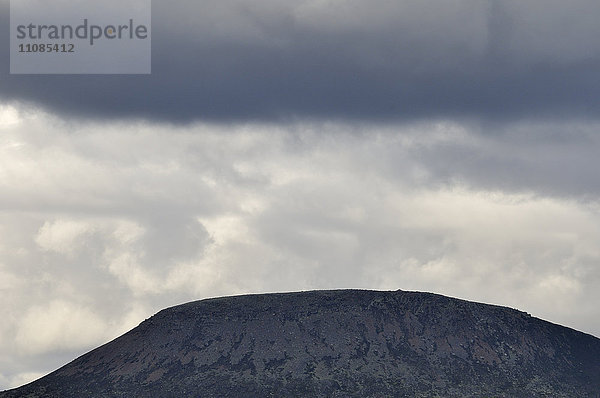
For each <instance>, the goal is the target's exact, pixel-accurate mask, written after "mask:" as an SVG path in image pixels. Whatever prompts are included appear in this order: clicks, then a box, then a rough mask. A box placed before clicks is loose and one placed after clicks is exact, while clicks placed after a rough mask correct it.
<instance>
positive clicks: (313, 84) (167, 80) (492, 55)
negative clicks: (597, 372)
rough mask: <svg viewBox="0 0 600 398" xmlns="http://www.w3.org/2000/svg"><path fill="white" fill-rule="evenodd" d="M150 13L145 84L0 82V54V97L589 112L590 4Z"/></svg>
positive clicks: (324, 112) (208, 113)
mask: <svg viewBox="0 0 600 398" xmlns="http://www.w3.org/2000/svg"><path fill="white" fill-rule="evenodd" d="M2 7H3V11H4V12H2V15H3V17H2V19H1V20H0V24H1V25H2V30H3V31H7V30H8V18H7V15H8V12H7V1H6V0H4V1H3V2H2ZM152 13H153V27H152V44H153V48H152V54H153V64H152V75H151V76H126V75H113V76H99V75H98V76H17V75H8V74H7V71H8V66H7V62H8V58H5V61H4V64H3V66H2V70H3V72H2V76H1V77H2V79H1V81H2V84H1V85H0V97H1V98H3V100H4V101H19V102H23V103H32V104H36V106H43V107H45V108H47V109H50V110H52V111H53V112H58V113H61V114H65V115H69V116H70V117H83V116H84V117H92V118H97V119H104V118H122V117H123V118H147V119H160V120H166V121H172V122H187V121H191V120H213V121H221V122H226V123H227V122H229V121H231V120H237V121H240V120H251V121H256V120H262V121H266V120H286V119H288V118H297V117H301V118H302V117H305V118H317V119H330V118H337V119H346V120H373V121H381V120H383V121H391V120H415V119H428V118H454V117H456V118H483V119H490V120H506V119H510V120H514V119H520V118H525V119H532V118H533V119H536V118H542V117H550V118H563V117H578V116H582V117H586V118H591V119H595V118H596V116H595V115H597V113H598V105H597V101H595V98H597V97H598V90H599V87H598V85H597V84H595V83H594V82H596V81H598V70H599V68H598V65H599V60H600V45H599V44H598V41H597V40H596V38H597V37H598V34H599V33H600V28H599V27H598V25H597V24H596V23H595V21H596V20H597V19H598V16H599V15H600V6H598V4H597V2H594V1H591V0H577V1H572V2H569V3H565V2H561V1H554V0H553V1H528V2H526V3H524V2H521V1H504V2H494V1H470V0H460V1H459V0H456V1H454V0H453V1H446V2H444V3H443V4H440V3H439V2H432V1H403V2H389V1H385V0H377V1H374V2H369V3H368V5H367V4H366V3H364V2H362V1H359V0H349V1H316V0H303V1H284V2H281V1H278V2H274V1H271V0H259V1H254V2H253V3H252V5H248V4H247V3H246V2H242V1H237V0H227V1H225V2H224V1H212V0H211V1H203V2H196V1H191V0H177V1H175V2H169V3H168V4H167V3H163V2H154V5H153V10H152ZM4 45H5V46H6V43H5V44H4ZM117 92H118V95H115V93H117Z"/></svg>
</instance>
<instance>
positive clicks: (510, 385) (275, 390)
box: [0, 289, 600, 398]
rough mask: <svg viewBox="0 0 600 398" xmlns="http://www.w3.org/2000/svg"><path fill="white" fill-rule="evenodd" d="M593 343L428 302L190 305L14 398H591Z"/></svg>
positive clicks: (395, 296)
mask: <svg viewBox="0 0 600 398" xmlns="http://www.w3.org/2000/svg"><path fill="white" fill-rule="evenodd" d="M599 358H600V339H598V338H596V337H594V336H592V335H589V334H586V333H582V332H578V331H576V330H574V329H571V328H567V327H564V326H561V325H557V324H553V323H551V322H548V321H544V320H541V319H538V318H534V317H532V316H531V315H529V314H528V313H525V312H522V311H519V310H515V309H512V308H508V307H502V306H497V305H492V304H481V303H475V302H471V301H466V300H461V299H457V298H450V297H445V296H441V295H437V294H433V293H425V292H408V291H401V290H397V291H388V292H385V291H371V290H354V289H353V290H321V291H304V292H293V293H270V294H250V295H243V296H230V297H219V298H211V299H205V300H199V301H193V302H189V303H185V304H181V305H177V306H173V307H169V308H165V309H163V310H161V311H159V312H158V313H157V314H155V315H153V316H152V317H150V318H148V319H147V320H145V321H143V322H142V323H140V325H138V326H137V327H136V328H134V329H132V330H131V331H129V332H127V333H125V334H124V335H122V336H120V337H118V338H117V339H115V340H113V341H111V342H109V343H106V344H104V345H102V346H100V347H98V348H96V349H94V350H92V351H90V352H88V353H87V354H84V355H82V356H81V357H79V358H77V359H75V360H74V361H72V362H71V363H69V364H67V365H65V366H63V367H62V368H60V369H58V370H56V371H55V372H52V373H51V374H49V375H47V376H45V377H43V378H41V379H39V380H36V381H34V382H33V383H30V384H28V385H26V386H23V387H20V388H18V389H15V390H9V391H6V392H2V393H0V398H8V397H10V398H12V397H32V398H33V397H42V396H43V397H59V396H60V397H76V396H83V395H89V396H94V397H96V396H97V397H121V396H123V397H124V396H134V397H137V396H139V397H145V396H153V397H174V396H198V397H220V396H228V397H237V396H240V397H241V396H244V397H264V396H282V397H288V396H290V397H292V396H293V397H300V396H315V397H354V396H356V397H388V396H389V397H403V396H406V397H409V396H410V397H438V396H445V397H484V396H488V397H489V396H495V397H550V396H551V397H599V396H600V359H599Z"/></svg>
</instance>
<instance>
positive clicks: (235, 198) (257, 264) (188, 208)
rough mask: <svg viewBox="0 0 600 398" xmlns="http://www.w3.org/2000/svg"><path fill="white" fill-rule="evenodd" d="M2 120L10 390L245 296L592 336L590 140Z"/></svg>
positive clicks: (315, 126) (587, 128)
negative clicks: (493, 312) (173, 312)
mask: <svg viewBox="0 0 600 398" xmlns="http://www.w3.org/2000/svg"><path fill="white" fill-rule="evenodd" d="M5 111H6V112H8V114H11V115H13V116H12V122H11V123H10V124H9V125H5V126H3V127H2V131H1V132H2V134H1V135H0V190H1V191H2V195H1V196H0V206H1V207H2V209H3V211H2V212H0V278H1V279H0V281H2V282H0V289H2V295H3V301H2V304H0V318H1V319H2V320H3V322H1V323H0V336H1V337H2V338H1V339H0V353H2V356H0V367H1V368H2V369H3V372H4V373H3V377H4V379H3V380H4V381H2V383H5V384H4V386H6V385H9V384H11V383H12V382H11V381H10V380H13V378H15V377H21V376H19V375H21V374H26V373H39V372H47V371H50V370H52V369H53V368H56V367H58V366H59V365H62V364H64V363H65V362H67V361H69V360H71V359H73V358H75V357H76V356H78V355H80V354H81V353H82V352H83V351H85V350H88V349H91V348H93V347H94V346H96V345H98V344H101V343H102V342H105V341H107V340H110V339H111V338H113V337H116V336H117V335H119V334H120V333H122V332H124V331H125V330H126V329H127V328H131V327H133V326H135V325H136V324H137V323H139V322H140V321H141V320H142V319H144V318H145V317H148V316H149V315H151V314H152V313H153V312H155V311H158V310H159V309H161V308H164V307H167V306H171V305H175V304H178V303H182V302H186V301H190V300H194V299H200V298H205V297H212V296H221V295H231V294H239V293H250V292H269V291H289V290H302V289H321V288H348V287H359V288H370V289H373V288H380V289H398V288H401V289H407V290H410V289H417V290H427V291H435V292H437V293H442V294H447V295H452V296H458V297H462V298H468V299H472V300H477V301H486V302H491V303H496V304H502V305H510V306H513V307H517V308H519V309H522V310H525V311H528V312H530V313H532V314H533V315H536V316H541V317H543V318H546V319H549V320H552V321H554V322H559V323H563V324H566V325H568V326H571V327H575V328H578V329H582V330H585V331H588V332H592V333H594V334H596V335H598V334H600V324H599V323H598V321H597V319H600V317H598V309H597V308H596V306H594V305H593V304H590V303H596V302H597V301H598V299H600V297H598V292H597V289H596V286H597V284H598V283H600V272H599V269H600V268H599V267H598V264H600V251H599V249H598V247H597V242H598V241H599V240H600V206H599V204H598V200H597V186H598V184H597V183H596V182H597V181H596V179H597V178H596V176H595V175H594V173H593V170H597V165H598V159H597V156H596V154H597V153H598V150H599V149H600V148H599V146H600V143H599V142H598V140H597V139H596V136H595V133H594V132H595V131H596V130H597V125H596V123H593V122H588V123H583V122H568V121H565V122H563V123H561V124H546V123H542V122H535V123H534V122H530V121H529V122H514V123H512V124H510V125H508V124H503V125H501V126H498V125H495V124H493V123H492V124H483V123H462V122H458V121H452V120H445V119H440V120H436V121H430V122H412V123H393V124H380V123H377V124H370V123H366V122H364V123H344V122H333V121H330V122H314V121H313V122H306V121H303V122H299V121H298V122H294V123H289V124H269V123H240V124H230V125H222V124H211V123H194V124H190V125H187V126H173V125H168V124H156V123H132V124H126V123H123V122H121V121H113V122H110V123H108V122H92V121H85V122H82V121H76V120H71V121H69V122H67V121H65V120H64V119H63V118H61V117H56V116H52V115H49V114H47V113H43V112H29V113H27V112H23V111H22V110H18V109H17V108H15V109H14V110H11V109H9V108H7V109H6V110H5ZM484 128H487V129H489V131H487V132H486V133H485V134H482V133H481V129H484ZM542 136H543V137H546V139H544V140H541V139H540V137H542ZM526 148H527V149H526ZM577 154H579V156H577ZM488 162H493V163H494V164H495V166H494V167H491V166H488ZM545 170H546V171H547V172H548V173H551V174H552V177H553V178H543V176H544V171H545ZM588 170H589V171H588ZM574 187H578V188H577V189H575V188H574ZM40 330H41V331H42V332H40ZM15 380H16V379H15Z"/></svg>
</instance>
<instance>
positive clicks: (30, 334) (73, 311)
mask: <svg viewBox="0 0 600 398" xmlns="http://www.w3.org/2000/svg"><path fill="white" fill-rule="evenodd" d="M106 333H107V330H106V324H105V323H104V322H103V320H102V319H101V318H100V317H99V316H98V315H97V314H95V313H94V312H93V311H92V310H91V309H89V308H86V307H84V306H81V305H79V304H75V303H71V302H68V301H64V300H52V301H51V302H50V303H48V304H47V305H40V306H35V307H32V308H30V309H28V310H27V311H26V313H25V314H24V316H23V318H22V319H21V320H20V321H19V325H18V328H17V332H16V336H15V343H16V344H17V346H18V348H19V349H20V350H22V351H23V352H25V353H27V354H29V355H36V354H43V353H47V352H49V351H59V350H74V349H81V348H88V347H90V346H92V345H94V344H98V343H100V342H102V340H103V338H104V337H105V336H106Z"/></svg>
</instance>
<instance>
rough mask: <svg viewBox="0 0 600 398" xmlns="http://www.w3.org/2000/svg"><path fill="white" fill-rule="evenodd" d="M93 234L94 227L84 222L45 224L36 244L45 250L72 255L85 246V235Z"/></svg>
mask: <svg viewBox="0 0 600 398" xmlns="http://www.w3.org/2000/svg"><path fill="white" fill-rule="evenodd" d="M91 232H93V227H92V226H91V225H89V224H88V223H86V222H83V221H74V220H56V221H53V222H48V221H47V222H45V223H44V225H43V226H42V227H41V228H40V230H39V232H38V235H37V236H36V237H35V242H36V243H37V244H38V245H39V246H40V247H41V248H42V249H44V250H47V251H54V252H57V253H61V254H67V255H70V254H72V253H73V252H75V251H77V250H78V248H79V246H81V245H82V244H84V243H85V242H84V241H83V238H84V235H85V234H88V233H91Z"/></svg>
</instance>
